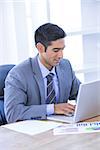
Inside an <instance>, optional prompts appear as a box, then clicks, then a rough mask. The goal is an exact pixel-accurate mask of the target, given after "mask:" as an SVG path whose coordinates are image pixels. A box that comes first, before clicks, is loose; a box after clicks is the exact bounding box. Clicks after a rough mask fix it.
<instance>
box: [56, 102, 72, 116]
mask: <svg viewBox="0 0 100 150" xmlns="http://www.w3.org/2000/svg"><path fill="white" fill-rule="evenodd" d="M74 111H75V105H72V104H69V103H59V104H55V105H54V113H55V114H63V115H67V114H69V113H74Z"/></svg>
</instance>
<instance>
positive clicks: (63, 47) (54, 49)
mask: <svg viewBox="0 0 100 150" xmlns="http://www.w3.org/2000/svg"><path fill="white" fill-rule="evenodd" d="M64 48H65V46H64V47H63V48H58V47H57V48H53V50H55V49H58V50H60V49H64Z"/></svg>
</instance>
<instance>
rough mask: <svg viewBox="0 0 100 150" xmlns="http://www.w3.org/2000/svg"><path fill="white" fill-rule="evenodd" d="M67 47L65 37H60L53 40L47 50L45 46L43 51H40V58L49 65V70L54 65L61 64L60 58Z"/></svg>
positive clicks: (46, 65)
mask: <svg viewBox="0 0 100 150" xmlns="http://www.w3.org/2000/svg"><path fill="white" fill-rule="evenodd" d="M64 48H65V41H64V39H63V38H62V39H58V40H56V41H52V42H51V45H49V46H48V47H47V49H46V51H45V48H44V50H43V51H42V52H40V53H39V56H40V60H41V62H42V64H43V65H44V66H45V67H47V68H48V69H49V70H50V69H52V67H54V66H56V65H57V64H59V62H60V60H61V59H62V58H63V50H64Z"/></svg>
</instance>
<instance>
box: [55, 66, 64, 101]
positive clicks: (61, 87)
mask: <svg viewBox="0 0 100 150" xmlns="http://www.w3.org/2000/svg"><path fill="white" fill-rule="evenodd" d="M56 73H57V77H58V86H59V102H63V98H64V91H65V90H64V89H65V85H66V84H65V82H66V81H65V80H64V79H65V77H64V74H65V72H64V70H62V69H61V68H60V67H59V66H57V67H56ZM66 92H67V91H66Z"/></svg>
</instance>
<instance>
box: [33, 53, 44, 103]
mask: <svg viewBox="0 0 100 150" xmlns="http://www.w3.org/2000/svg"><path fill="white" fill-rule="evenodd" d="M31 64H32V71H33V73H34V77H35V79H36V81H37V84H38V87H39V90H40V96H41V104H45V87H44V81H43V77H42V73H41V70H40V68H39V64H38V61H37V56H36V57H35V58H34V59H31Z"/></svg>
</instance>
